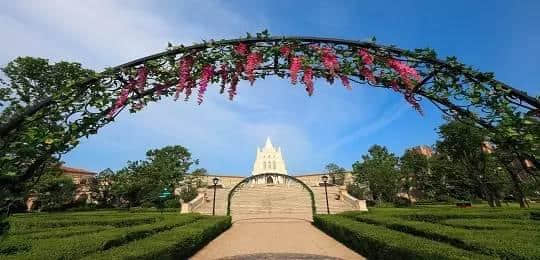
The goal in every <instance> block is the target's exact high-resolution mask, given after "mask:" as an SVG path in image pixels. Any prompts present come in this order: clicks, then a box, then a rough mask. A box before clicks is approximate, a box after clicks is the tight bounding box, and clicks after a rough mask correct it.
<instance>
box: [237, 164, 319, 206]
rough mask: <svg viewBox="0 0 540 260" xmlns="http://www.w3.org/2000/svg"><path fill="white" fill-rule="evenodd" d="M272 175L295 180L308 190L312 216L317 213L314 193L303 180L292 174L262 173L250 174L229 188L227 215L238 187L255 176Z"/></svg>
mask: <svg viewBox="0 0 540 260" xmlns="http://www.w3.org/2000/svg"><path fill="white" fill-rule="evenodd" d="M272 176H279V177H283V178H285V179H289V180H292V181H294V182H297V183H299V184H300V185H302V187H303V188H304V189H306V190H307V191H308V193H309V196H310V199H311V213H312V214H313V215H314V216H315V214H317V208H316V205H315V195H314V194H313V191H312V190H311V188H309V186H307V185H306V184H305V183H304V182H303V181H301V180H299V179H298V178H296V177H294V176H290V175H286V174H280V173H262V174H257V175H252V176H249V177H247V178H245V179H243V180H242V181H240V182H239V183H237V184H236V185H234V187H233V188H232V189H231V191H229V195H228V197H227V216H230V215H231V199H232V197H233V196H234V193H235V192H236V190H237V189H238V188H240V187H242V186H243V185H246V184H248V183H249V182H250V181H251V180H254V179H256V178H264V179H266V178H268V177H272Z"/></svg>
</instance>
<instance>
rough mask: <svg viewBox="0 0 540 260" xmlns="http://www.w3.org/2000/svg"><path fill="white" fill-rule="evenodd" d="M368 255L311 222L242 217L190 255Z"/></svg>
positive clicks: (203, 257) (204, 257)
mask: <svg viewBox="0 0 540 260" xmlns="http://www.w3.org/2000/svg"><path fill="white" fill-rule="evenodd" d="M220 258H226V259H231V260H232V259H365V258H364V257H362V256H360V255H358V254H357V253H355V252H354V251H352V250H351V249H349V248H347V247H345V246H344V245H343V244H341V243H339V242H337V241H336V240H334V239H333V238H331V237H329V236H328V235H326V234H325V233H323V232H322V231H320V230H319V229H317V228H316V227H314V226H312V225H311V223H310V222H308V221H304V220H295V219H252V220H240V221H237V222H235V223H234V224H233V226H232V227H231V228H230V229H229V230H227V231H225V232H224V233H223V234H221V235H220V236H219V237H217V238H216V239H214V240H213V241H212V242H210V244H208V245H207V246H206V247H204V248H203V249H201V250H200V251H199V252H197V254H195V255H194V256H193V257H192V258H191V259H194V260H199V259H200V260H210V259H220Z"/></svg>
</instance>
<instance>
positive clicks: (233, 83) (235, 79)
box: [227, 74, 239, 100]
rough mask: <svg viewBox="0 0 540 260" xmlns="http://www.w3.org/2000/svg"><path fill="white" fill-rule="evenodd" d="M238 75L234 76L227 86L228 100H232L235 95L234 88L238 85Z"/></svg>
mask: <svg viewBox="0 0 540 260" xmlns="http://www.w3.org/2000/svg"><path fill="white" fill-rule="evenodd" d="M238 81H239V79H238V74H234V75H233V76H232V78H231V85H230V86H229V90H227V92H228V93H229V100H233V98H234V96H235V95H236V86H237V85H238Z"/></svg>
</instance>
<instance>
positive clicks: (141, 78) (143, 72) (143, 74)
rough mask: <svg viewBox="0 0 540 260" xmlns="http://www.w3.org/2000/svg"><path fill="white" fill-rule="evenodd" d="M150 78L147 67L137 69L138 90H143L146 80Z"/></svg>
mask: <svg viewBox="0 0 540 260" xmlns="http://www.w3.org/2000/svg"><path fill="white" fill-rule="evenodd" d="M147 78H148V69H147V68H146V67H141V68H138V69H137V79H136V81H135V86H136V88H138V89H140V90H143V89H144V85H145V84H146V79H147Z"/></svg>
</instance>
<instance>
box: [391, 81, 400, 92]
mask: <svg viewBox="0 0 540 260" xmlns="http://www.w3.org/2000/svg"><path fill="white" fill-rule="evenodd" d="M390 85H391V86H392V89H393V90H394V91H396V92H399V85H398V84H397V81H395V80H392V82H390Z"/></svg>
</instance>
